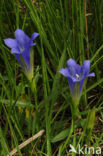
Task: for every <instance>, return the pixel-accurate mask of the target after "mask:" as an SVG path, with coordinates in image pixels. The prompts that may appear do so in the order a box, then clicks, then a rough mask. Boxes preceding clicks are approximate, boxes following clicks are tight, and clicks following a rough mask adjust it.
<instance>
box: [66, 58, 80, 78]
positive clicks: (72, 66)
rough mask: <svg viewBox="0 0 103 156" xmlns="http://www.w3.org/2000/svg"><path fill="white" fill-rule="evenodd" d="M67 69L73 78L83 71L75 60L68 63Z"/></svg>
mask: <svg viewBox="0 0 103 156" xmlns="http://www.w3.org/2000/svg"><path fill="white" fill-rule="evenodd" d="M67 67H68V72H69V75H70V76H72V77H75V76H76V74H79V73H80V70H81V66H80V65H78V64H77V63H76V62H75V61H74V60H73V59H71V58H70V59H69V60H68V61H67Z"/></svg>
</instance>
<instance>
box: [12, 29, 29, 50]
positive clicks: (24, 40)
mask: <svg viewBox="0 0 103 156" xmlns="http://www.w3.org/2000/svg"><path fill="white" fill-rule="evenodd" d="M15 37H16V40H17V42H18V44H19V46H21V47H26V46H27V45H28V44H30V38H29V37H28V36H27V35H26V34H25V33H24V31H23V30H21V29H17V30H16V31H15Z"/></svg>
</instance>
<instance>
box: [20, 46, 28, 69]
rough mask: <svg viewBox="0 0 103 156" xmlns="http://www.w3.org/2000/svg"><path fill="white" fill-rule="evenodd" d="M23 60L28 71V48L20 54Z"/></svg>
mask: <svg viewBox="0 0 103 156" xmlns="http://www.w3.org/2000/svg"><path fill="white" fill-rule="evenodd" d="M22 56H23V59H24V61H25V63H26V65H27V68H28V70H30V47H27V48H26V49H25V50H24V51H23V52H22Z"/></svg>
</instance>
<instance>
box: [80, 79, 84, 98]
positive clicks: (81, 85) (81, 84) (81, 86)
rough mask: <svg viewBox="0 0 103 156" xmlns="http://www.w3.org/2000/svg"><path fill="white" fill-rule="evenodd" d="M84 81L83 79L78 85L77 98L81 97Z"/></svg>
mask: <svg viewBox="0 0 103 156" xmlns="http://www.w3.org/2000/svg"><path fill="white" fill-rule="evenodd" d="M84 80H85V78H84V79H82V80H81V81H80V85H79V96H80V95H81V91H82V88H83V83H84Z"/></svg>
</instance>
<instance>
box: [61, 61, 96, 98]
mask: <svg viewBox="0 0 103 156" xmlns="http://www.w3.org/2000/svg"><path fill="white" fill-rule="evenodd" d="M89 69H90V61H89V60H85V61H84V62H83V65H82V66H80V65H79V64H77V63H76V62H75V61H74V60H73V59H71V58H70V59H69V60H68V61H67V67H66V68H62V69H61V70H60V71H59V72H60V73H61V74H63V75H64V76H65V77H66V78H67V79H68V83H69V86H70V90H71V92H72V96H73V97H74V98H75V97H76V98H80V95H81V90H82V87H83V83H84V80H85V79H86V78H87V77H92V76H93V77H94V76H95V74H94V73H89Z"/></svg>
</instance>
